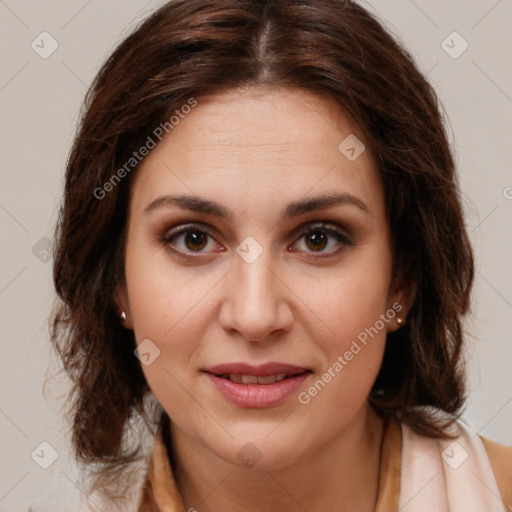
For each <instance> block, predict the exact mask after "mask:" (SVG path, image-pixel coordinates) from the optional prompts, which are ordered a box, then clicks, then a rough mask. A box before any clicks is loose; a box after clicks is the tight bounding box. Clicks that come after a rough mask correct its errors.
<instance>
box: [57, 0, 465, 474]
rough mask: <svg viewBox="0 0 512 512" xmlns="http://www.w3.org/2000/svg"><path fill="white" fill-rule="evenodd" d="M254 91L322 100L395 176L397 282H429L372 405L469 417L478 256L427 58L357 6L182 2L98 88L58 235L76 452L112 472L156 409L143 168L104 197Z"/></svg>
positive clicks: (389, 177) (143, 28)
mask: <svg viewBox="0 0 512 512" xmlns="http://www.w3.org/2000/svg"><path fill="white" fill-rule="evenodd" d="M246 85H249V86H259V85H269V86H276V87H288V88H296V89H299V90H300V89H302V90H306V91H309V92H313V93H316V94H319V95H322V96H323V97H326V98H329V99H332V100H334V101H335V102H336V103H337V104H338V105H339V106H340V108H341V109H342V110H343V111H344V112H345V113H346V114H347V115H349V116H350V117H351V118H352V119H353V120H354V121H355V123H356V124H357V126H358V127H359V128H360V129H361V131H362V133H363V134H364V136H365V138H366V140H367V142H368V144H369V146H370V147H371V149H372V151H373V153H374V155H375V156H376V159H377V163H378V165H379V168H380V172H381V175H382V179H383V183H384V188H385V200H386V208H387V213H388V218H389V223H390V229H391V233H392V237H393V244H394V277H395V278H396V279H399V278H401V279H406V280H408V281H409V282H411V283H413V284H414V286H415V289H416V296H415V301H414V304H413V306H412V309H411V310H410V313H409V315H408V319H407V322H406V325H405V326H404V327H403V328H401V329H399V330H398V331H396V332H394V333H391V334H389V335H388V340H387V345H386V351H385V356H384V361H383V365H382V368H381V371H380V373H379V375H378V377H377V380H376V382H375V386H374V388H373V390H372V393H371V395H370V397H369V400H370V402H371V404H372V405H373V406H374V408H375V409H376V411H377V412H378V413H379V414H381V415H382V416H383V417H384V416H388V417H399V418H400V419H401V421H403V422H405V423H406V424H408V425H410V426H411V427H412V428H414V429H415V430H416V431H418V432H420V433H423V434H426V435H429V436H443V435H446V427H447V426H448V425H449V424H450V423H451V422H453V421H454V419H455V418H456V417H457V415H458V414H460V409H461V407H462V405H463V403H464V396H463V395H464V385H463V371H462V364H461V347H462V342H463V332H462V317H463V315H464V314H465V313H466V312H467V310H468V307H469V295H470V290H471V286H472V281H473V273H474V269H473V256H472V251H471V247H470V244H469V241H468V237H467V234H466V231H465V227H464V221H463V214H462V208H461V200H460V194H459V190H458V186H457V181H456V175H455V169H454V161H453V157H452V155H451V149H450V146H449V143H448V140H447V135H446V132H445V128H444V126H443V120H442V115H441V113H440V107H439V104H438V100H437V97H436V94H435V92H434V91H433V89H432V87H431V86H430V85H429V83H428V82H427V81H426V79H425V77H424V76H423V75H422V73H421V72H420V71H419V70H418V69H417V67H416V66H415V64H414V62H413V59H412V58H411V56H410V55H409V54H408V53H407V51H406V50H404V49H403V48H402V47H401V45H400V44H399V43H398V42H397V41H396V40H395V38H394V37H393V36H392V35H390V34H389V33H388V32H387V31H386V30H385V29H384V28H383V27H382V25H381V24H380V23H379V22H378V21H377V20H376V19H375V18H374V17H373V16H372V15H371V14H370V13H369V12H367V11H366V10H365V9H363V8H362V7H361V6H359V5H358V4H356V3H355V2H352V1H343V0H259V1H256V0H245V1H244V0H210V1H209V2H203V1H202V0H174V1H171V2H169V3H167V4H166V5H164V6H163V7H162V8H160V9H159V10H158V11H156V12H155V13H154V14H153V15H151V16H150V17H149V18H148V19H147V20H146V21H144V22H143V23H142V24H141V25H140V26H139V27H138V28H137V29H136V30H135V31H134V32H133V33H132V34H131V35H130V36H129V37H127V38H126V39H125V40H124V41H123V42H122V43H121V44H120V45H119V46H118V47H117V49H116V50H115V51H114V52H113V54H112V55H111V56H110V57H109V58H108V60H107V61H106V62H105V64H104V65H103V67H102V68H101V70H100V71H99V73H98V75H97V76H96V78H95V80H94V82H93V84H92V86H91V88H90V90H89V91H88V93H87V96H86V100H85V105H84V110H83V115H82V118H81V122H80V127H79V129H78V132H77V136H76V139H75V141H74V145H73V148H72V151H71V154H70V157H69V161H68V164H67V172H66V184H65V193H64V202H63V205H62V208H61V212H60V219H59V223H58V226H57V231H56V239H55V242H56V252H55V263H54V280H55V286H56V290H57V292H58V295H59V297H60V298H61V299H62V300H61V301H60V303H59V306H58V307H57V308H56V309H55V312H54V314H53V321H52V340H53V342H54V344H55V346H56V348H57V351H58V353H59V354H60V356H61V358H62V360H63V363H64V367H65V369H66V371H67V373H68V375H69V376H70V377H71V379H72V382H73V384H74V387H73V392H72V394H71V395H70V396H71V397H72V398H70V411H71V412H72V419H73V422H72V433H73V444H74V448H75V451H76V456H77V458H78V460H80V461H84V462H96V463H100V467H101V468H103V470H102V473H100V474H101V476H103V477H105V476H106V475H107V474H109V472H110V471H112V469H116V468H117V469H119V468H123V467H125V465H126V464H127V463H128V462H131V461H134V460H135V459H136V455H137V454H138V453H139V450H138V446H136V445H134V446H132V447H131V448H132V449H128V448H127V445H126V442H125V441H126V438H127V435H128V434H127V432H128V431H127V430H126V429H127V425H128V423H129V420H130V419H132V418H133V417H134V416H136V415H137V414H138V415H139V416H140V417H144V416H145V412H144V409H143V402H144V400H143V399H144V397H145V396H146V395H147V394H148V391H149V388H148V385H147V383H146V380H145V378H144V375H143V373H142V370H141V367H140V364H139V361H138V360H137V358H136V357H135V356H134V354H133V350H134V348H135V342H134V336H133V332H132V331H129V330H126V329H124V328H123V327H122V326H121V324H120V322H119V319H118V315H117V314H116V309H115V305H114V302H113V292H114V289H115V286H116V284H117V283H119V282H122V280H123V279H124V262H123V256H124V255H123V253H124V233H125V229H126V219H127V208H128V201H129V190H130V184H131V182H132V179H133V176H134V174H135V172H136V168H134V170H133V171H132V172H130V173H126V176H125V177H124V178H123V179H122V180H120V181H119V183H116V186H113V187H111V189H110V190H109V191H108V193H105V194H102V195H103V197H102V198H101V199H98V198H97V196H98V194H96V193H95V192H94V191H95V190H97V189H98V187H100V188H101V187H103V184H105V183H106V182H107V181H108V180H109V179H111V177H112V176H113V175H114V174H115V173H116V172H117V171H118V169H120V168H121V167H122V166H123V165H124V164H125V163H126V162H127V161H128V160H129V159H130V157H131V156H132V154H133V152H134V150H136V149H137V148H139V147H141V146H142V145H144V144H145V143H146V141H147V138H148V136H150V135H151V134H152V133H153V131H154V129H155V128H156V127H158V126H159V125H161V124H162V123H165V122H166V121H167V120H168V119H169V117H170V115H172V113H173V112H175V110H176V109H179V108H180V107H181V106H182V105H184V104H186V103H187V102H188V101H189V100H190V98H200V96H201V94H206V93H209V94H210V93H214V92H221V91H229V90H230V89H233V88H236V87H241V86H246ZM436 411H442V412H444V413H446V414H445V415H444V416H442V417H439V415H437V414H436Z"/></svg>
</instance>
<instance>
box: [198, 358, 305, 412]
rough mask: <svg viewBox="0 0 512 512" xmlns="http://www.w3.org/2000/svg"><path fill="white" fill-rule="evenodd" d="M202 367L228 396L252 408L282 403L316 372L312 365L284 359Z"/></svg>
mask: <svg viewBox="0 0 512 512" xmlns="http://www.w3.org/2000/svg"><path fill="white" fill-rule="evenodd" d="M202 371H203V372H204V373H206V374H207V376H208V377H209V378H210V380H211V381H212V383H213V385H214V387H215V389H217V391H219V392H220V394H221V395H222V396H223V397H224V398H226V399H228V400H229V401H230V402H232V403H234V404H235V405H237V406H239V407H250V408H263V407H271V406H274V405H278V404H279V403H282V402H283V401H285V400H286V399H287V398H288V397H289V396H290V395H291V394H293V392H294V391H297V390H298V388H299V387H300V386H301V385H302V383H303V382H304V380H306V379H307V378H308V377H309V375H311V374H312V373H313V372H312V371H311V370H310V369H308V368H305V367H302V366H296V365H290V364H283V363H266V364H264V365H259V366H252V365H248V364H246V363H229V364H224V365H219V366H215V367H210V368H207V369H205V370H202Z"/></svg>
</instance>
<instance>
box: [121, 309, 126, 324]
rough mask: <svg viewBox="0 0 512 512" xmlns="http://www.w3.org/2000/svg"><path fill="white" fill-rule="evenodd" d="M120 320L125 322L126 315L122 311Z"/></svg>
mask: <svg viewBox="0 0 512 512" xmlns="http://www.w3.org/2000/svg"><path fill="white" fill-rule="evenodd" d="M120 316H121V320H122V321H123V322H124V321H125V320H126V313H125V312H124V311H121V315H120Z"/></svg>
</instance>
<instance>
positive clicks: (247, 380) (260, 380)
mask: <svg viewBox="0 0 512 512" xmlns="http://www.w3.org/2000/svg"><path fill="white" fill-rule="evenodd" d="M308 372H309V370H304V371H303V372H296V373H288V374H287V373H275V374H272V375H264V376H258V375H246V374H240V373H221V374H217V373H213V374H212V375H215V376H216V377H219V378H221V379H227V380H230V381H231V382H234V383H235V384H245V385H249V384H261V385H263V386H266V385H270V384H275V383H276V382H281V381H282V380H285V379H291V378H293V377H296V376H297V375H302V374H303V373H308ZM207 373H210V372H207Z"/></svg>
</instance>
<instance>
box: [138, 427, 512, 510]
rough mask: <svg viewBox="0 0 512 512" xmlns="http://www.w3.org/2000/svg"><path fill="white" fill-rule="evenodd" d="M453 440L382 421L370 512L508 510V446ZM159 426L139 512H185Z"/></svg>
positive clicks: (472, 438)
mask: <svg viewBox="0 0 512 512" xmlns="http://www.w3.org/2000/svg"><path fill="white" fill-rule="evenodd" d="M455 428H457V429H458V431H459V435H458V437H457V438H456V439H449V440H447V439H441V440H440V439H432V438H429V437H426V436H422V435H420V434H418V433H416V432H415V431H413V430H412V429H411V428H409V427H408V426H407V425H405V424H400V423H399V422H398V421H395V420H387V421H385V422H384V431H383V436H382V444H381V457H380V480H379V493H378V502H377V506H376V508H375V512H398V511H399V510H400V512H431V511H435V512H510V511H512V447H508V446H503V445H500V444H498V443H495V442H492V441H490V440H488V439H485V438H483V437H480V436H476V435H472V434H471V432H470V431H469V429H468V428H467V427H465V426H464V424H463V423H462V422H457V423H456V425H455ZM163 432H164V429H163V428H162V427H159V430H158V432H157V435H156V437H155V442H154V447H153V453H152V457H151V460H150V464H149V467H148V474H147V479H146V483H145V486H144V489H143V494H142V498H141V502H140V505H139V508H138V512H184V511H185V507H184V505H183V503H182V499H181V497H180V494H179V491H178V489H177V486H176V482H175V480H174V477H173V472H172V468H171V464H170V461H169V451H168V450H169V449H168V446H167V445H166V440H167V438H168V435H166V436H164V435H163Z"/></svg>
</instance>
